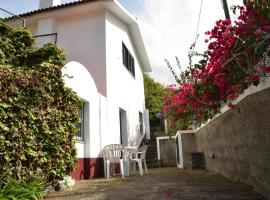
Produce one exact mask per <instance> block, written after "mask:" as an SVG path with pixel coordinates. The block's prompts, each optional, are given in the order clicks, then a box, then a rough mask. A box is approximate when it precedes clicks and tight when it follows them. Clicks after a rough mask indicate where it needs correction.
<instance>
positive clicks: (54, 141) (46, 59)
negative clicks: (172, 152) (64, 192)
mask: <svg viewBox="0 0 270 200" xmlns="http://www.w3.org/2000/svg"><path fill="white" fill-rule="evenodd" d="M64 61H65V57H64V55H63V51H62V50H60V49H58V48H57V47H56V46H55V45H53V44H47V45H44V46H43V47H42V48H36V47H35V42H34V39H33V37H32V36H31V34H30V32H29V31H28V30H27V29H25V28H19V29H11V28H10V27H9V26H8V25H7V24H6V23H4V22H2V21H0V163H1V164H0V172H1V174H2V175H1V174H0V176H1V180H0V197H1V199H3V198H4V197H3V195H4V196H5V195H13V196H8V197H6V198H7V199H9V198H13V197H14V198H13V199H15V198H16V192H15V191H19V190H23V188H25V189H26V190H27V191H28V192H29V191H30V192H31V191H32V192H33V193H34V192H35V191H36V190H35V189H33V188H36V189H37V190H43V189H44V185H48V184H51V185H54V186H55V185H57V183H58V182H59V181H60V180H62V179H63V177H64V176H66V175H68V174H69V173H70V172H71V171H73V170H74V168H75V165H76V149H75V140H74V136H75V134H76V133H77V128H76V125H77V123H78V121H79V115H78V113H79V110H80V107H81V100H80V99H79V98H78V96H77V95H76V94H75V92H73V91H72V90H71V89H70V88H67V87H66V86H65V84H64V81H63V75H62V73H61V69H62V68H63V66H64ZM37 180H40V181H37ZM12 187H15V188H16V187H17V189H18V190H16V189H15V190H14V191H13V190H12V189H11V188H12ZM7 188H8V189H7ZM27 188H28V189H29V188H30V189H29V190H28V189H27ZM7 191H8V192H7ZM11 191H13V192H11ZM18 199H23V198H18ZM33 199H34V198H33Z"/></svg>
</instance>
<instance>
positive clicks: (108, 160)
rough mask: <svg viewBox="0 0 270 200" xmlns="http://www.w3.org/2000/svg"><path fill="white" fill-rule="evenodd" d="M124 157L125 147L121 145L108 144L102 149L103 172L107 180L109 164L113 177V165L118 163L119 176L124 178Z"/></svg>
mask: <svg viewBox="0 0 270 200" xmlns="http://www.w3.org/2000/svg"><path fill="white" fill-rule="evenodd" d="M124 155H125V147H124V146H123V145H121V144H109V145H107V146H105V147H104V148H103V151H102V156H103V160H104V172H105V176H106V178H107V179H108V178H110V169H111V164H112V169H113V174H114V175H115V163H120V171H121V175H122V178H124Z"/></svg>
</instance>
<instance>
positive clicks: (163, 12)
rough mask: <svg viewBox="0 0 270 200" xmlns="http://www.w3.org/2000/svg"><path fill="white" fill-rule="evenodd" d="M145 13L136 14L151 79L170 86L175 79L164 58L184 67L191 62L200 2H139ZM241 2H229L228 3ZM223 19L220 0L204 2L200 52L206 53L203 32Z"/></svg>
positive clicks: (163, 0) (205, 0) (186, 0)
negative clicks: (190, 57) (179, 62)
mask: <svg viewBox="0 0 270 200" xmlns="http://www.w3.org/2000/svg"><path fill="white" fill-rule="evenodd" d="M140 1H141V3H142V4H143V7H144V11H140V12H138V13H135V15H136V16H137V17H138V19H139V20H140V21H141V28H142V34H143V37H144V41H145V44H146V48H147V51H148V54H149V58H150V61H151V64H152V67H153V72H152V73H151V76H152V77H153V78H154V79H155V80H156V81H159V82H162V83H163V84H171V83H172V82H173V77H172V76H171V74H170V72H169V70H168V69H167V67H166V64H165V62H164V59H165V58H166V59H168V60H169V61H170V63H171V64H172V65H175V56H177V57H179V59H180V61H181V63H182V66H183V67H184V66H186V65H187V63H188V56H187V55H188V49H189V47H190V45H191V44H192V43H193V42H194V40H195V35H196V27H197V20H198V15H199V10H200V2H201V1H199V0H181V1H180V0H160V1H157V0H140ZM235 1H238V2H240V1H241V0H230V2H229V3H232V2H235ZM220 18H224V13H223V9H222V4H221V1H220V0H204V1H203V7H202V13H201V21H200V26H199V33H200V37H199V39H198V42H197V44H198V46H197V50H201V51H204V50H206V45H205V44H204V32H205V31H207V30H210V29H211V28H212V27H213V26H214V23H215V21H216V20H218V19H220Z"/></svg>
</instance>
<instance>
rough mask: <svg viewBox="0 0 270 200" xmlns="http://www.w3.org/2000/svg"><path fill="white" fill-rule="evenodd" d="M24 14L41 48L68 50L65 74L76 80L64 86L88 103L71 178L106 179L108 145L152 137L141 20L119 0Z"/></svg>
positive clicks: (48, 0) (45, 6)
mask: <svg viewBox="0 0 270 200" xmlns="http://www.w3.org/2000/svg"><path fill="white" fill-rule="evenodd" d="M20 16H21V17H23V18H25V20H26V21H25V22H26V26H27V27H29V28H30V29H31V31H32V34H33V35H34V36H36V39H37V45H42V44H44V43H47V42H55V43H56V44H57V46H58V47H60V48H63V49H64V51H65V54H66V59H67V64H66V65H65V68H64V69H63V74H68V75H70V76H72V77H73V78H71V79H70V78H67V77H66V78H65V82H66V84H67V86H69V87H71V88H72V89H73V90H74V91H76V92H77V94H78V96H79V97H80V98H81V99H82V100H83V102H84V107H83V109H82V111H81V124H80V125H79V126H80V132H79V133H78V136H77V142H76V148H77V153H78V161H79V162H78V163H79V164H78V168H77V169H76V170H75V171H74V172H73V173H72V176H73V177H74V178H75V179H83V178H84V179H88V178H90V177H98V176H102V175H103V161H102V158H101V150H102V148H103V147H104V146H105V145H107V144H114V143H122V144H124V145H132V146H138V145H139V144H140V143H141V140H142V138H143V137H144V135H145V133H147V134H149V119H148V113H147V111H146V109H145V97H144V85H143V73H144V72H150V71H151V66H150V63H149V59H148V56H147V53H146V50H145V46H144V43H143V39H142V36H141V33H140V30H139V26H138V23H137V21H136V20H135V19H134V18H133V17H132V16H131V15H130V14H129V13H128V12H127V11H126V10H125V9H124V8H123V7H122V6H121V5H120V4H119V3H118V2H117V1H115V0H80V1H75V2H72V3H67V4H61V3H60V1H59V0H40V8H39V9H38V10H35V11H31V12H29V13H24V14H21V15H20Z"/></svg>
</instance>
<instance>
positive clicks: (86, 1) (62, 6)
mask: <svg viewBox="0 0 270 200" xmlns="http://www.w3.org/2000/svg"><path fill="white" fill-rule="evenodd" d="M95 1H100V0H78V1H74V2H70V3H65V4H61V5H59V6H54V7H48V8H42V9H38V10H33V11H30V12H27V13H23V14H20V15H19V16H20V17H28V16H31V15H35V14H38V13H44V12H48V11H52V10H59V9H62V8H67V7H72V6H76V5H81V4H85V3H90V2H95Z"/></svg>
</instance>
